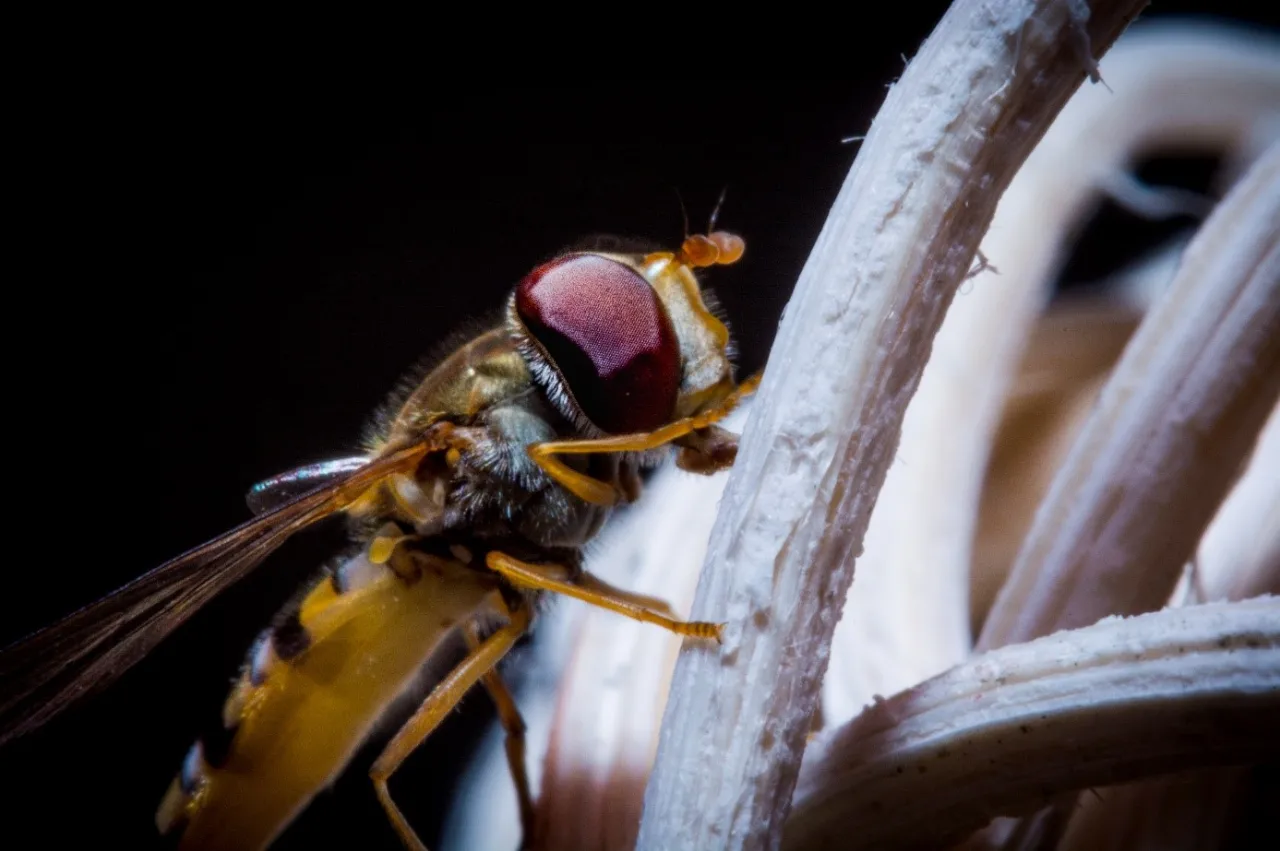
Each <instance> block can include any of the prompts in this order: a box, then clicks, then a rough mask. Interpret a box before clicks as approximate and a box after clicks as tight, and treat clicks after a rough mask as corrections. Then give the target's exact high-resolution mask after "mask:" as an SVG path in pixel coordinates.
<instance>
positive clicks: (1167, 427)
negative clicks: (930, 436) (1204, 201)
mask: <svg viewBox="0 0 1280 851" xmlns="http://www.w3.org/2000/svg"><path fill="white" fill-rule="evenodd" d="M1278 397H1280V144H1277V145H1276V146H1274V147H1273V148H1272V149H1271V150H1269V151H1268V152H1267V153H1266V154H1265V155H1264V156H1263V157H1262V159H1261V160H1259V162H1258V163H1256V164H1255V166H1254V167H1253V168H1252V169H1251V170H1250V172H1249V173H1248V174H1247V175H1245V177H1244V178H1243V179H1242V180H1241V181H1240V183H1239V184H1237V186H1236V187H1235V188H1234V189H1233V190H1232V192H1231V193H1230V194H1229V195H1228V196H1227V198H1225V199H1224V200H1223V202H1222V203H1221V204H1220V205H1219V206H1218V208H1217V209H1216V210H1215V211H1214V213H1213V215H1212V216H1210V218H1209V220H1208V221H1207V222H1206V223H1205V225H1204V227H1203V228H1202V229H1201V231H1200V232H1199V233H1198V234H1197V235H1196V237H1195V238H1194V239H1193V240H1192V242H1191V244H1190V245H1189V246H1188V247H1187V250H1186V252H1185V253H1184V255H1183V259H1182V264H1181V266H1180V268H1179V270H1178V274H1177V276H1176V278H1175V280H1174V282H1173V284H1171V286H1170V289H1169V292H1168V293H1167V294H1166V295H1165V296H1164V297H1163V298H1162V299H1161V300H1160V301H1159V302H1158V303H1157V304H1156V306H1155V307H1154V308H1153V309H1152V312H1151V313H1150V314H1149V315H1148V316H1147V317H1146V319H1144V321H1143V323H1142V325H1141V326H1140V327H1139V329H1138V331H1137V333H1136V334H1135V335H1134V338H1133V340H1132V341H1131V342H1130V344H1129V346H1128V348H1127V349H1126V351H1125V354H1124V356H1123V358H1122V359H1121V361H1120V363H1119V365H1117V367H1116V369H1115V372H1114V373H1113V374H1112V376H1111V378H1110V380H1109V381H1108V383H1107V386H1106V387H1105V388H1104V389H1103V392H1102V395H1101V397H1100V399H1099V403H1098V408H1097V409H1096V410H1095V412H1094V414H1093V416H1092V417H1091V418H1090V421H1089V423H1088V424H1087V425H1086V427H1085V430H1084V432H1083V434H1082V435H1081V436H1080V439H1079V440H1078V441H1077V443H1076V445H1075V446H1074V447H1073V449H1072V451H1071V454H1070V455H1069V456H1068V459H1067V461H1066V462H1065V464H1064V466H1063V468H1062V469H1061V470H1060V471H1059V473H1058V476H1057V477H1056V478H1055V481H1054V484H1053V487H1052V488H1051V490H1050V493H1049V495H1048V497H1047V498H1046V500H1045V502H1044V503H1043V504H1042V505H1041V507H1040V509H1039V510H1038V512H1037V514H1036V520H1035V524H1034V526H1033V527H1032V531H1031V533H1030V535H1029V536H1028V538H1027V540H1026V542H1025V543H1024V545H1023V548H1022V550H1021V552H1020V554H1019V557H1018V562H1017V564H1016V565H1015V567H1014V570H1013V573H1012V575H1011V576H1010V578H1009V581H1008V582H1007V583H1006V584H1005V586H1004V588H1003V589H1002V590H1001V593H1000V597H999V598H998V599H997V601H996V605H995V607H994V608H993V610H992V613H991V616H990V617H989V618H988V619H987V623H986V625H985V627H984V629H983V633H982V637H981V639H980V641H979V646H980V647H982V648H991V647H999V646H1003V645H1005V644H1009V643H1012V642H1016V641H1025V640H1027V639H1030V638H1034V637H1037V636H1040V635H1046V634H1048V633H1050V632H1053V631H1055V630H1058V629H1069V628H1072V627H1077V626H1082V625H1086V624H1089V623H1092V622H1094V621H1096V620H1098V619H1099V618H1101V617H1104V616H1106V615H1108V614H1112V613H1122V614H1133V613H1137V612H1143V611H1150V610H1152V609H1155V608H1158V607H1159V606H1161V605H1163V604H1164V602H1165V601H1166V600H1167V599H1168V598H1169V594H1170V592H1171V591H1172V590H1173V588H1174V585H1175V584H1176V582H1177V579H1178V577H1179V575H1180V574H1181V571H1182V567H1183V565H1185V564H1186V563H1187V562H1188V561H1189V560H1190V559H1191V557H1192V555H1193V553H1194V552H1195V547H1196V544H1197V543H1198V542H1199V540H1200V538H1201V536H1202V535H1203V534H1204V531H1205V528H1206V527H1207V526H1208V524H1209V522H1210V521H1211V520H1212V519H1213V516H1214V513H1215V511H1216V510H1217V508H1218V505H1219V504H1220V503H1221V502H1222V500H1223V498H1224V497H1225V496H1226V494H1227V492H1228V490H1229V489H1230V488H1231V485H1232V484H1233V483H1234V481H1235V479H1236V477H1237V476H1238V474H1239V472H1240V470H1241V467H1242V465H1243V463H1244V462H1245V460H1246V459H1247V458H1248V456H1249V453H1250V452H1251V451H1252V449H1253V446H1254V443H1255V441H1256V439H1257V436H1258V433H1259V431H1260V430H1261V429H1262V426H1263V423H1265V421H1266V418H1267V416H1268V415H1269V414H1270V413H1271V410H1272V408H1273V407H1274V406H1275V404H1276V400H1277V398H1278ZM1135 564H1140V565H1142V566H1143V569H1142V570H1141V571H1138V570H1134V569H1133V567H1132V566H1133V565H1135Z"/></svg>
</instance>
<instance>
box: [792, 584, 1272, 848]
mask: <svg viewBox="0 0 1280 851" xmlns="http://www.w3.org/2000/svg"><path fill="white" fill-rule="evenodd" d="M1277 713H1280V599H1276V598H1274V597H1266V598H1259V599H1255V600H1250V601H1246V602H1240V603H1216V604H1207V605H1203V606H1192V607H1188V608H1183V609H1169V610H1165V611H1161V612H1156V613H1152V614H1147V615H1141V616H1138V617H1133V618H1107V619H1105V620H1104V621H1102V622H1100V623H1097V624H1095V625H1093V626H1090V627H1085V628H1083V629H1079V630H1074V631H1068V632H1061V633H1057V634H1055V635H1052V636H1049V637H1046V638H1042V639H1038V640H1036V641H1032V642H1029V643H1026V644H1018V645H1013V646H1011V647H1006V648H1002V649H1000V650H996V651H992V652H991V653H988V654H986V655H983V656H979V657H976V658H974V659H972V660H971V661H969V662H967V663H965V664H964V665H961V666H959V667H957V668H954V669H952V670H951V671H948V672H947V673H945V674H943V675H942V676H939V677H937V678H935V679H933V680H929V681H928V682H925V683H922V684H921V685H919V686H917V687H915V688H913V689H911V690H910V691H907V692H904V693H902V694H898V695H896V696H894V697H893V698H891V699H889V700H886V701H882V702H880V703H877V704H876V705H875V706H873V707H871V708H870V709H868V710H867V711H866V712H864V713H863V714H862V715H861V716H859V717H858V718H857V719H856V720H855V721H854V722H853V723H851V724H848V725H846V726H845V727H844V728H843V729H841V730H840V731H839V732H838V733H836V734H834V735H829V736H828V735H824V736H822V737H820V739H819V740H818V741H815V743H814V745H813V749H814V750H815V751H819V752H820V753H821V756H820V757H819V758H815V759H813V760H811V761H809V762H807V763H806V765H805V772H804V777H803V780H802V783H801V786H800V788H799V789H798V790H797V794H796V799H797V802H796V807H795V810H794V812H793V814H792V818H791V820H790V821H789V822H788V824H787V830H786V837H785V839H786V842H785V846H784V847H785V848H786V849H787V851H816V849H827V848H831V849H835V848H839V849H842V851H856V849H860V848H901V847H940V846H942V845H943V844H944V843H946V842H948V841H954V840H956V839H958V838H960V837H963V836H964V835H965V834H966V833H968V832H969V831H971V830H973V829H974V828H977V827H979V826H981V825H982V824H984V823H985V822H986V821H987V820H988V819H990V818H991V817H992V816H996V815H1002V814H1016V813H1021V812H1026V811H1028V810H1030V809H1033V808H1035V807H1038V806H1041V805H1043V804H1044V803H1046V802H1048V801H1050V800H1052V799H1053V798H1054V797H1055V796H1056V795H1058V794H1059V793H1061V792H1063V791H1068V790H1073V789H1080V788H1084V787H1088V786H1093V785H1101V784H1107V783H1116V782H1123V781H1125V780H1131V779H1134V778H1137V777H1141V776H1145V775H1150V774H1155V773H1159V772H1165V771H1175V770H1181V769H1185V768H1191V767H1198V766H1207V765H1221V764H1231V763H1247V762H1254V761H1261V760H1266V759H1274V758H1277V757H1280V726H1277V725H1276V723H1275V719H1276V717H1277Z"/></svg>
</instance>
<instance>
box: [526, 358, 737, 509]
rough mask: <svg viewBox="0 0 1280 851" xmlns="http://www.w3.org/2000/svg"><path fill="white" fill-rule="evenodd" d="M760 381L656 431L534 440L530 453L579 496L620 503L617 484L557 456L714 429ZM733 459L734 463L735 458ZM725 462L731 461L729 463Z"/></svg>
mask: <svg viewBox="0 0 1280 851" xmlns="http://www.w3.org/2000/svg"><path fill="white" fill-rule="evenodd" d="M759 384H760V376H759V375H753V376H752V377H751V378H748V379H747V380H746V381H744V382H742V383H741V384H739V385H738V386H737V387H736V388H735V389H734V391H733V392H732V393H730V394H729V395H728V396H726V397H725V398H724V400H723V401H721V402H720V403H719V404H718V405H715V406H714V407H712V408H709V409H708V410H706V411H703V412H702V413H700V414H695V415H694V416H692V417H684V418H683V419H679V420H676V421H675V422H673V423H671V424H669V425H665V426H663V427H662V428H660V429H657V430H656V431H650V432H641V433H639V434H622V435H617V436H614V437H601V438H596V439H591V440H552V441H547V442H545V443H534V444H532V445H530V446H529V457H530V458H532V459H533V460H534V461H535V462H536V463H537V464H538V466H539V467H541V468H542V469H543V470H544V471H546V473H547V475H548V476H550V477H551V478H552V479H554V480H555V481H556V482H558V483H559V484H560V485H562V486H563V487H564V488H565V489H566V490H568V491H569V492H570V493H572V494H574V495H575V496H577V497H579V498H581V499H584V500H586V501H587V502H589V503H592V504H593V505H616V504H617V503H618V502H620V501H621V497H622V495H621V494H620V493H619V491H618V489H617V488H615V487H614V486H613V485H611V484H609V483H608V482H602V481H600V480H599V479H595V478H592V477H591V476H588V475H586V474H584V473H579V472H578V471H577V470H574V469H572V468H571V467H569V466H568V465H566V464H565V463H564V462H563V461H561V460H560V459H559V458H557V457H556V456H557V455H587V454H591V453H596V452H644V451H646V450H649V449H657V448H658V447H660V446H665V445H667V444H668V443H671V442H673V441H676V440H680V439H681V438H686V437H688V436H690V435H693V434H694V433H696V432H702V431H705V430H708V429H710V428H711V427H712V426H713V425H715V423H717V422H719V421H720V420H722V419H724V418H725V417H727V416H728V415H729V414H730V412H732V411H733V409H734V408H736V407H737V406H738V403H739V402H741V401H742V400H743V398H745V397H746V396H749V395H750V394H751V393H754V392H755V389H756V387H757V386H759ZM682 454H683V453H682ZM729 463H732V459H731V458H730V459H729ZM724 466H728V465H727V464H725V465H724ZM717 469H719V468H717ZM696 471H697V472H714V470H704V469H698V470H696Z"/></svg>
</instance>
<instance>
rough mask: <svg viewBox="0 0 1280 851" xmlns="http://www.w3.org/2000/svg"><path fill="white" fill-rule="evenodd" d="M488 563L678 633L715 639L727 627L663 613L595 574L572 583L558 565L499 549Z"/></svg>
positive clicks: (512, 576) (521, 579) (527, 582)
mask: <svg viewBox="0 0 1280 851" xmlns="http://www.w3.org/2000/svg"><path fill="white" fill-rule="evenodd" d="M485 564H487V565H488V566H489V569H490V570H492V571H494V572H495V573H499V574H501V575H502V576H505V577H506V578H507V579H508V580H510V581H511V582H512V583H513V584H515V585H518V586H521V587H524V588H535V589H537V590H539V591H552V592H555V593H556V594H564V595H565V596H566V597H573V598H575V599H577V600H582V601H583V602H584V603H590V604H591V605H593V606H599V607H600V608H602V609H608V610H609V611H611V612H617V613H618V614H620V615H626V616H627V617H629V618H634V619H635V620H638V621H641V622H643V623H651V624H656V625H657V626H660V627H662V628H663V629H666V630H670V631H671V632H674V633H675V634H676V635H689V636H693V637H694V638H714V639H715V640H716V641H719V640H720V632H721V630H722V629H723V627H724V625H723V624H714V623H706V622H704V621H682V620H679V619H677V618H673V617H669V616H667V615H663V614H659V613H657V612H654V611H652V610H650V609H648V608H646V607H645V606H642V605H639V604H637V603H636V602H635V600H636V596H635V595H632V594H628V593H626V592H623V593H618V591H617V589H615V588H613V587H612V586H610V585H607V584H605V583H604V582H602V581H601V580H599V579H596V578H595V577H591V579H589V580H587V582H586V583H585V584H575V583H572V582H568V581H566V580H565V579H564V578H562V577H563V576H564V575H565V573H566V570H565V568H564V567H563V566H561V565H558V564H549V565H548V564H530V563H529V562H525V561H520V560H519V559H516V558H512V557H511V556H509V555H507V554H506V553H500V552H497V551H496V550H495V551H491V552H490V553H489V554H488V555H487V556H485ZM587 575H589V574H587Z"/></svg>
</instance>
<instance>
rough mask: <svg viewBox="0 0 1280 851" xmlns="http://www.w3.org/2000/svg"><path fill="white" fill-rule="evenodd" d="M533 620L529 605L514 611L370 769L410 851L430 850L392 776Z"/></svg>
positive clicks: (381, 799)
mask: <svg viewBox="0 0 1280 851" xmlns="http://www.w3.org/2000/svg"><path fill="white" fill-rule="evenodd" d="M530 620H531V614H530V612H529V608H528V607H527V606H525V605H520V606H519V607H518V608H516V609H514V610H513V611H512V612H511V620H510V622H508V623H507V625H506V626H503V627H501V628H500V629H498V631H497V632H495V633H494V634H493V635H491V636H489V637H488V638H487V639H485V641H484V642H482V643H481V644H479V646H477V647H475V648H474V649H473V650H472V651H471V652H470V653H469V654H467V657H466V658H465V659H463V660H462V661H461V662H460V663H459V664H458V665H457V667H455V668H454V669H453V670H452V671H450V672H449V675H448V676H447V677H445V678H444V680H442V681H441V682H440V684H439V685H437V686H436V687H435V688H434V689H432V690H431V693H430V694H429V695H427V698H426V700H424V701H423V702H422V705H421V706H419V707H418V709H417V711H415V712H414V713H413V716H412V717H411V718H410V719H409V720H408V721H407V722H405V724H404V726H403V727H401V728H400V730H399V732H397V733H396V734H395V736H394V737H392V739H391V741H390V742H389V743H388V744H387V746H386V748H385V749H384V750H383V751H382V755H381V756H379V757H378V759H377V761H376V762H374V764H373V768H372V769H370V771H369V776H370V778H371V779H372V780H373V788H374V791H375V792H376V793H377V796H378V801H379V802H380V803H381V804H382V808H383V809H384V810H385V811H386V813H387V818H388V819H390V821H391V826H392V827H393V828H394V829H395V831H396V834H397V835H398V836H399V837H400V841H401V842H403V843H404V845H405V847H406V848H411V849H416V851H427V847H426V846H425V845H423V844H422V840H420V839H419V838H418V835H417V833H415V832H414V830H413V827H412V826H410V824H409V822H408V820H407V819H405V817H404V814H403V813H401V812H400V808H399V807H397V806H396V803H395V801H394V800H392V798H391V791H390V790H389V789H388V788H387V781H388V780H390V779H391V775H392V774H394V773H395V771H396V769H397V768H399V767H400V765H401V763H403V762H404V761H405V759H406V758H408V756H409V754H411V753H413V751H414V750H416V749H417V747H418V745H420V744H422V743H423V742H424V741H426V739H427V737H428V736H429V735H431V733H432V731H433V730H435V728H436V727H437V726H439V724H440V722H441V721H443V720H444V718H445V716H447V715H448V714H449V713H450V712H451V711H452V710H453V708H454V707H455V706H457V705H458V701H460V700H462V697H463V695H465V694H466V693H467V692H468V691H470V689H471V687H472V686H474V685H475V684H476V683H477V682H479V681H480V680H481V679H483V678H484V676H485V675H486V674H488V673H489V672H490V671H492V670H493V667H494V666H495V665H497V664H498V662H499V661H500V660H501V659H502V657H503V656H505V655H507V652H508V651H509V650H510V649H511V648H512V647H514V646H515V643H516V642H517V641H519V640H520V637H521V636H522V635H524V633H525V630H527V629H528V628H529V622H530Z"/></svg>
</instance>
